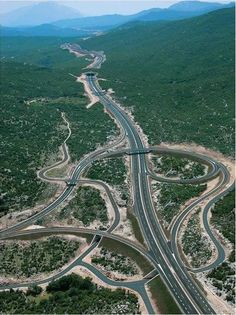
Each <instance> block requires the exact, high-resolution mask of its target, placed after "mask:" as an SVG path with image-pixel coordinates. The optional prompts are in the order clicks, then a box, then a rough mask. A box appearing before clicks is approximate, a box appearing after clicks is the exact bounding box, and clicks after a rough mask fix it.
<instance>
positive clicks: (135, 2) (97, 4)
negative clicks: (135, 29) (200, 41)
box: [0, 0, 230, 16]
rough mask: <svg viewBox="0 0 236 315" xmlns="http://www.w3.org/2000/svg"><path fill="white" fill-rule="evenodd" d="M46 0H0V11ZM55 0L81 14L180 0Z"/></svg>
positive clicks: (161, 5)
mask: <svg viewBox="0 0 236 315" xmlns="http://www.w3.org/2000/svg"><path fill="white" fill-rule="evenodd" d="M43 1H48V0H30V1H22V0H0V12H1V13H6V12H9V11H11V10H14V9H17V8H20V7H23V6H27V5H31V4H33V3H38V2H43ZM53 1H56V2H60V3H62V4H64V5H68V6H70V7H73V8H75V9H77V10H78V11H80V12H81V13H82V14H83V15H85V16H86V15H102V14H110V13H121V14H130V13H135V12H138V11H141V10H145V9H149V8H155V7H156V8H158V7H159V8H164V7H168V6H169V5H171V4H173V3H176V2H180V1H181V0H156V1H148V0H146V1H144V0H128V1H126V0H122V1H116V0H105V1H104V0H103V1H101V0H77V1H71V0H61V1H57V0H53ZM201 1H204V2H221V3H228V2H230V1H229V0H219V1H217V0H201Z"/></svg>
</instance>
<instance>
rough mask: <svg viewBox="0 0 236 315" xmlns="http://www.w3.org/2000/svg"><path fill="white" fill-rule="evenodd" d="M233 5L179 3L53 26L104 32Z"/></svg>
mask: <svg viewBox="0 0 236 315" xmlns="http://www.w3.org/2000/svg"><path fill="white" fill-rule="evenodd" d="M233 5H234V3H233V2H231V3H228V4H221V3H217V2H216V3H213V2H201V1H181V2H179V3H176V4H174V5H172V6H170V7H169V8H167V9H160V8H152V9H149V10H144V11H141V12H139V13H136V14H132V15H119V14H112V15H103V16H92V17H84V18H77V19H67V20H66V19H63V20H60V21H56V22H54V23H53V24H54V25H57V26H59V27H70V28H76V29H87V30H89V29H90V30H91V29H96V30H97V31H105V30H109V29H111V28H114V27H117V26H120V25H122V24H124V23H127V22H131V21H159V20H160V21H161V20H164V21H171V20H180V19H185V18H191V17H194V16H198V15H202V14H204V13H208V12H211V11H214V10H217V9H223V8H227V7H230V6H233Z"/></svg>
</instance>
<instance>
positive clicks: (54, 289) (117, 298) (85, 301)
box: [0, 274, 140, 314]
mask: <svg viewBox="0 0 236 315" xmlns="http://www.w3.org/2000/svg"><path fill="white" fill-rule="evenodd" d="M46 291H47V293H43V294H40V295H38V296H35V293H34V294H32V295H29V294H27V295H26V294H25V293H24V292H22V291H13V290H10V292H9V291H3V292H0V314H111V313H113V314H139V313H140V311H139V305H138V299H137V297H136V296H135V295H134V294H131V293H127V292H126V291H125V290H121V289H117V290H115V291H111V290H110V289H105V288H102V287H98V286H97V285H95V284H94V283H92V282H91V280H90V279H89V278H85V279H83V278H81V277H80V276H78V275H75V274H72V275H69V276H64V277H62V278H60V279H59V280H56V281H54V282H51V283H50V284H49V285H48V286H47V289H46ZM29 293H30V292H29ZM91 301H92V303H91Z"/></svg>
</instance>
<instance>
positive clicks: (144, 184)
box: [0, 46, 232, 314]
mask: <svg viewBox="0 0 236 315" xmlns="http://www.w3.org/2000/svg"><path fill="white" fill-rule="evenodd" d="M71 47H72V46H70V49H71ZM72 48H73V47H72ZM76 49H77V50H76V51H78V52H79V48H78V47H76ZM83 53H86V54H90V55H93V56H94V57H95V59H94V62H93V63H92V64H91V65H92V66H91V68H92V67H93V68H99V67H100V66H101V63H102V62H104V60H105V57H104V54H101V52H99V53H96V52H94V51H93V52H88V51H85V50H84V51H83ZM86 80H87V82H88V84H89V86H90V89H91V90H92V91H93V93H94V94H95V95H97V96H98V97H99V99H100V102H101V103H102V104H103V105H104V107H105V109H106V110H107V111H108V112H109V113H110V114H111V115H112V116H113V117H114V118H115V119H116V120H117V122H118V123H119V125H120V126H121V128H122V132H121V134H120V136H119V138H118V139H117V140H116V141H115V142H114V143H111V144H109V145H108V146H105V147H104V148H102V149H99V150H96V151H95V152H92V153H90V154H88V155H87V156H85V157H84V158H83V159H82V160H81V161H80V162H79V163H78V165H77V166H76V167H75V169H74V170H73V172H72V174H71V178H70V179H69V180H68V186H67V187H66V189H65V190H64V191H63V192H62V194H61V195H60V196H59V197H58V198H57V199H56V200H54V201H53V202H52V203H51V204H50V205H48V206H47V207H45V208H44V209H43V210H42V211H40V212H39V213H37V214H35V215H33V216H32V217H30V218H28V219H26V220H24V221H22V222H19V223H17V224H15V225H13V226H10V227H6V228H5V229H2V230H1V231H0V238H1V239H8V238H15V237H19V236H23V235H32V234H37V233H45V234H47V233H48V234H51V233H69V234H70V233H71V234H73V233H75V234H76V233H79V232H80V233H85V234H86V233H87V234H94V235H100V236H101V237H103V236H106V237H110V238H113V239H116V240H118V241H120V242H123V243H124V244H127V245H128V246H131V247H133V248H135V249H136V250H138V251H139V252H140V253H142V254H143V255H144V256H145V257H146V258H147V259H149V261H150V262H151V263H152V264H153V266H154V267H155V268H156V270H157V271H158V273H159V275H160V276H161V278H162V279H163V281H164V282H165V284H166V286H167V288H168V289H169V291H170V293H171V294H172V296H173V297H174V299H175V301H176V302H177V304H178V305H179V306H180V308H181V310H182V312H183V313H184V314H215V311H214V310H213V308H212V307H211V305H210V304H209V303H208V301H207V299H206V296H205V294H204V293H203V292H202V291H201V290H200V289H199V287H198V286H197V284H196V283H195V281H194V279H193V278H192V276H191V274H190V273H189V271H188V268H186V266H185V265H184V263H183V262H182V260H181V259H180V256H179V253H178V248H177V235H178V231H179V227H180V225H181V224H182V222H183V220H184V219H185V218H186V216H187V215H188V213H189V212H190V211H191V210H192V209H193V208H194V207H196V206H197V205H198V204H199V203H200V202H201V201H202V200H204V199H206V198H208V197H210V196H212V195H214V197H213V198H212V199H211V200H210V202H208V203H207V206H206V207H205V208H204V211H203V213H204V226H205V229H206V231H207V233H208V234H209V236H210V238H211V239H212V241H213V242H214V244H215V246H216V247H217V250H218V256H217V259H216V260H215V262H213V263H212V264H211V265H210V266H205V267H203V268H205V269H204V270H209V269H210V268H213V267H214V266H217V265H218V264H220V263H221V262H222V261H223V260H224V258H225V256H224V249H223V248H222V246H221V244H220V242H219V240H217V238H215V236H214V234H213V233H212V231H211V228H210V226H209V222H208V219H207V214H208V212H209V209H210V208H211V206H212V205H213V204H214V203H215V202H216V201H217V200H218V199H219V198H221V197H222V195H224V194H226V193H227V192H228V191H229V190H230V189H232V186H230V187H227V186H226V185H227V184H228V183H229V177H230V174H229V172H228V170H227V168H226V167H224V165H222V164H220V163H217V162H215V161H214V160H212V159H210V158H209V157H207V156H203V155H200V154H195V153H193V152H185V151H180V150H170V149H163V148H160V147H151V148H145V146H144V145H143V143H142V140H141V138H140V135H139V133H138V131H137V129H136V127H135V124H134V123H133V121H132V120H131V119H130V117H129V116H128V115H127V114H126V112H125V111H124V110H123V109H122V108H121V107H120V106H119V105H117V104H116V102H114V101H113V100H112V99H111V97H109V96H108V95H106V94H105V93H104V91H103V90H102V89H101V87H100V86H99V84H98V80H97V77H96V75H95V73H92V72H90V73H87V74H86ZM124 139H127V140H128V142H129V147H128V148H125V149H122V150H121V149H118V150H117V149H115V148H116V147H117V146H119V145H120V144H122V143H123V141H124ZM64 145H65V144H64ZM64 149H65V147H64ZM135 152H136V153H135ZM148 152H158V153H160V154H172V155H180V156H183V157H188V158H190V159H193V160H197V161H199V162H201V163H203V164H205V165H206V166H207V167H208V172H207V174H205V175H204V176H202V177H199V178H193V179H187V180H184V179H168V178H163V177H160V176H157V175H155V174H153V173H152V172H151V171H150V170H149V168H148V163H147V159H146V156H145V154H146V153H148ZM66 154H67V153H65V151H64V159H63V161H64V160H65V159H66V158H68V156H66ZM119 154H121V155H122V154H128V155H129V156H130V159H131V177H132V193H133V201H134V204H133V206H134V212H135V215H136V217H137V219H138V222H139V226H140V228H141V231H142V234H143V236H144V239H145V241H146V244H147V245H148V249H145V248H143V247H142V246H139V245H137V244H135V243H133V242H132V241H130V240H127V239H124V238H122V237H120V236H117V235H115V234H113V233H112V231H113V230H114V229H115V227H116V226H117V225H118V224H119V219H120V214H119V209H118V207H117V205H116V203H115V201H114V199H113V197H112V194H111V192H110V190H109V188H108V186H107V185H106V184H104V183H103V182H99V181H96V184H98V185H101V186H103V188H104V189H105V191H106V193H107V195H108V197H109V199H110V202H111V204H112V206H113V209H114V213H115V217H114V220H113V223H112V225H111V227H109V229H108V230H107V231H100V230H88V229H86V230H84V229H76V228H71V227H69V228H63V227H58V228H56V227H55V228H48V229H40V231H39V230H25V231H22V229H24V228H26V227H28V226H29V225H31V224H32V223H34V222H36V221H37V220H38V219H40V218H43V217H44V216H46V215H47V214H49V213H50V212H51V211H53V210H54V209H56V208H57V207H58V206H59V205H61V204H62V203H63V202H64V201H66V199H67V198H68V197H69V196H70V194H71V193H72V192H73V190H74V189H75V185H76V183H77V182H78V183H80V182H81V183H85V184H89V183H92V182H93V181H91V180H89V179H88V180H87V179H86V180H80V177H81V175H82V173H83V172H84V170H85V169H86V168H87V167H89V166H90V165H91V163H92V162H93V161H95V160H96V159H101V158H107V157H111V156H116V155H119ZM63 161H61V162H58V163H59V164H60V163H62V162H63ZM57 166H58V164H57ZM53 167H55V165H54V166H53ZM49 169H50V167H47V168H45V169H44V170H42V171H40V172H39V177H40V178H41V179H43V180H48V179H50V178H49V177H48V176H46V172H47V171H48V170H49ZM217 176H218V177H219V178H220V182H219V184H218V185H217V187H215V188H214V189H212V191H210V192H208V193H206V194H205V195H202V196H201V197H200V198H198V199H197V200H196V201H194V202H193V203H192V204H191V205H190V206H188V207H187V208H186V209H184V211H182V212H181V213H180V214H179V215H178V216H177V217H176V220H175V221H174V223H173V226H172V229H171V239H170V240H169V239H167V238H166V236H165V234H164V232H163V229H162V227H161V225H160V223H159V221H158V218H157V215H156V212H155V209H154V206H153V201H152V197H151V190H150V179H151V178H152V179H154V180H157V181H163V182H169V183H184V184H194V183H195V184H196V183H202V182H206V181H208V180H211V179H213V178H215V177H217ZM72 183H73V184H72ZM93 183H95V182H93ZM223 189H224V190H223ZM222 190H223V191H222ZM96 245H97V244H95V243H92V244H91V246H90V247H89V248H88V250H87V251H86V253H85V254H86V255H87V253H88V252H89V251H91V250H92V249H93V248H94V246H96ZM83 257H85V256H83ZM76 263H77V264H78V263H79V264H81V265H83V262H82V259H81V257H79V258H78V261H77V262H76ZM70 267H71V266H70ZM207 268H208V269H207ZM92 269H93V267H92V266H91V271H92ZM199 271H201V270H193V271H192V272H199ZM93 272H94V273H96V274H97V275H99V277H100V278H101V277H103V276H104V275H100V274H99V271H97V272H96V271H94V269H93ZM58 276H61V273H59V274H58V275H57V277H58ZM105 280H106V282H107V281H108V280H107V279H105ZM42 281H46V280H45V279H44V280H42ZM44 283H45V282H44ZM140 284H141V287H139V285H140ZM25 285H27V284H25ZM117 285H118V284H117ZM124 285H126V283H125V284H124V283H123V286H124ZM136 285H137V286H136ZM20 286H22V284H18V287H20ZM13 287H16V285H15V286H14V285H13ZM132 288H134V289H135V288H136V289H137V290H136V291H137V292H139V293H140V294H141V296H142V298H143V300H144V301H145V305H146V307H147V309H148V310H149V313H152V312H153V308H152V307H151V304H150V301H149V299H148V297H147V294H146V291H145V289H144V286H143V282H140V283H139V284H137V283H135V284H134V287H132ZM1 289H2V287H1ZM144 291H145V292H144Z"/></svg>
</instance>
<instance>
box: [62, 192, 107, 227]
mask: <svg viewBox="0 0 236 315" xmlns="http://www.w3.org/2000/svg"><path fill="white" fill-rule="evenodd" d="M59 217H60V218H61V219H63V218H68V217H70V218H71V217H74V218H75V219H78V220H79V221H81V222H82V223H83V224H84V225H89V224H90V223H92V222H93V221H94V220H99V221H101V223H103V224H106V223H107V222H108V216H107V208H106V204H105V201H104V199H103V198H102V197H101V195H100V191H99V190H98V189H96V188H93V187H83V186H81V187H79V188H78V190H77V192H76V195H75V197H74V198H73V199H72V200H71V201H70V202H69V204H68V205H67V206H66V207H65V208H64V209H62V210H61V212H60V215H59Z"/></svg>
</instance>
